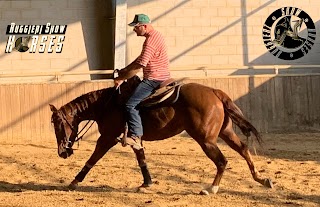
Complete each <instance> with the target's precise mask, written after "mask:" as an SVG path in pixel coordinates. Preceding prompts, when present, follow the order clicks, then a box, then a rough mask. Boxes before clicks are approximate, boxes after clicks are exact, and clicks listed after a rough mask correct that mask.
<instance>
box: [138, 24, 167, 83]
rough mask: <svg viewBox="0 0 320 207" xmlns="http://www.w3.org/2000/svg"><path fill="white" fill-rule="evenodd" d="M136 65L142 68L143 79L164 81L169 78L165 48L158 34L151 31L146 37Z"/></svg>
mask: <svg viewBox="0 0 320 207" xmlns="http://www.w3.org/2000/svg"><path fill="white" fill-rule="evenodd" d="M136 63H138V64H140V65H142V66H143V78H145V79H149V80H159V81H164V80H167V79H169V78H170V72H169V58H168V54H167V46H166V43H165V40H164V38H163V36H162V35H161V33H160V32H158V31H156V30H152V31H150V32H149V33H148V34H147V35H146V40H145V41H144V43H143V47H142V52H141V54H140V56H139V57H138V58H137V60H136Z"/></svg>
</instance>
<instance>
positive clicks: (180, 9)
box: [127, 0, 320, 69]
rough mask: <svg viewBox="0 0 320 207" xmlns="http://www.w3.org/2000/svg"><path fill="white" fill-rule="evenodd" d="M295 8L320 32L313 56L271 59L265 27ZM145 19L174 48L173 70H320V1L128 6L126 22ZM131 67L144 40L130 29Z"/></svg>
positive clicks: (179, 0) (175, 0)
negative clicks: (313, 67) (304, 67)
mask: <svg viewBox="0 0 320 207" xmlns="http://www.w3.org/2000/svg"><path fill="white" fill-rule="evenodd" d="M285 6H292V7H298V8H300V9H302V10H304V11H305V12H306V13H308V14H309V16H310V17H311V18H312V19H313V21H314V22H315V24H316V27H317V29H318V30H317V32H318V34H317V39H316V44H315V45H314V46H313V48H312V50H311V52H310V53H308V54H307V55H306V56H304V57H303V58H300V59H298V60H294V61H284V60H280V59H278V58H276V57H274V56H273V55H271V54H270V53H269V52H268V51H267V49H266V47H265V45H264V43H263V40H262V27H263V24H264V22H265V20H266V19H267V17H268V16H269V15H270V14H271V13H272V12H273V11H275V10H277V9H279V8H281V7H285ZM136 13H146V14H148V15H149V16H150V18H151V19H152V20H153V25H154V26H155V28H156V29H158V30H159V31H161V32H162V33H163V34H164V36H165V38H166V40H167V43H168V45H169V54H170V59H171V67H172V68H191V69H197V68H209V69H210V68H220V67H223V68H225V67H231V68H232V67H234V68H236V67H239V66H248V65H273V64H285V65H291V64H293V65H295V64H319V63H320V60H319V53H320V47H319V41H320V37H319V34H320V31H319V26H320V23H319V18H320V1H318V0H307V1H295V0H219V1H216V0H172V1H164V0H155V1H141V0H139V1H138V0H132V1H128V12H127V14H128V15H127V16H128V17H127V21H128V22H130V21H132V19H133V16H134V14H136ZM129 29H130V30H128V32H127V34H128V39H127V61H128V62H130V61H132V60H134V59H135V58H136V56H137V55H138V54H139V52H140V50H141V45H142V42H143V38H138V37H136V36H135V34H134V33H133V32H132V31H131V28H129Z"/></svg>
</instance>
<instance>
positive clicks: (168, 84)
mask: <svg viewBox="0 0 320 207" xmlns="http://www.w3.org/2000/svg"><path fill="white" fill-rule="evenodd" d="M185 79H186V78H180V79H172V78H171V79H169V80H166V81H164V82H163V83H161V84H160V86H159V88H157V89H156V90H155V91H154V92H153V93H152V94H151V95H150V96H148V97H147V98H145V99H144V100H142V101H141V103H140V104H139V105H138V106H139V107H143V108H145V107H151V106H155V105H158V104H160V103H163V102H164V101H166V100H168V99H170V101H169V100H168V102H167V103H168V104H173V103H175V102H176V101H177V100H178V98H179V94H180V88H181V86H182V85H183V83H182V82H183V81H184V80H185ZM140 82H141V79H140V78H139V77H138V76H134V77H133V78H130V79H129V80H127V82H125V83H123V84H122V85H121V87H120V88H121V92H120V91H119V95H118V100H117V102H118V104H120V105H124V104H125V103H126V102H127V100H128V99H129V97H130V96H131V95H132V93H133V91H134V89H135V88H136V87H137V86H138V84H139V83H140Z"/></svg>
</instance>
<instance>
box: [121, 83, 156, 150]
mask: <svg viewBox="0 0 320 207" xmlns="http://www.w3.org/2000/svg"><path fill="white" fill-rule="evenodd" d="M160 83H161V81H155V80H147V79H143V80H142V82H141V83H140V84H139V85H138V87H137V88H136V89H135V91H134V92H133V94H132V96H131V97H130V98H129V100H128V101H127V103H126V112H127V122H128V128H129V132H128V138H127V143H128V144H129V145H131V146H132V147H134V148H135V149H141V148H142V146H141V139H140V138H141V137H142V135H143V127H142V121H141V117H140V113H139V109H138V108H137V105H138V104H139V103H140V102H141V101H142V100H143V99H145V98H146V97H148V96H149V95H150V94H151V93H152V92H153V91H154V89H155V88H157V87H158V86H159V85H160Z"/></svg>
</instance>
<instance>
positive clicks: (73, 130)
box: [60, 112, 96, 148]
mask: <svg viewBox="0 0 320 207" xmlns="http://www.w3.org/2000/svg"><path fill="white" fill-rule="evenodd" d="M60 114H61V116H62V118H63V120H64V121H65V122H66V123H67V124H68V126H69V127H70V129H71V131H72V133H71V134H73V133H74V134H76V136H75V139H74V140H70V136H71V135H70V136H69V137H68V140H67V142H68V145H67V148H68V147H69V148H71V147H72V145H73V144H74V143H75V142H78V141H79V140H81V139H82V138H83V136H84V135H85V134H86V133H87V132H88V131H89V129H90V128H91V127H92V125H93V124H94V123H95V122H96V121H93V122H91V124H90V126H89V127H88V128H87V130H86V131H85V132H84V133H83V134H82V135H81V136H79V135H80V134H81V132H82V131H83V130H84V129H85V128H86V127H87V126H88V124H89V123H90V121H91V120H88V121H87V123H86V124H85V125H84V127H83V128H82V129H81V130H80V131H79V132H77V130H76V129H75V128H74V127H73V125H72V124H71V123H70V122H69V121H68V119H67V117H66V115H65V114H64V113H63V112H60Z"/></svg>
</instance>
